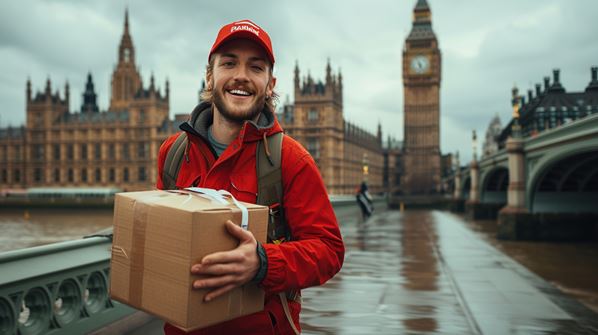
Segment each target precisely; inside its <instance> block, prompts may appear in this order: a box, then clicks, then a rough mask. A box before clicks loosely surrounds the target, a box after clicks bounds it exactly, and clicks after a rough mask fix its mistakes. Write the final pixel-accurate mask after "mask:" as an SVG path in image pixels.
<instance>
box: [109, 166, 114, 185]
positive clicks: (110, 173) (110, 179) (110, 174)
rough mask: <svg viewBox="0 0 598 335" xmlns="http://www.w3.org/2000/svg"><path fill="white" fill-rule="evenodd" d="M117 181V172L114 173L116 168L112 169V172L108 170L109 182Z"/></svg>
mask: <svg viewBox="0 0 598 335" xmlns="http://www.w3.org/2000/svg"><path fill="white" fill-rule="evenodd" d="M115 179H116V172H115V171H114V168H110V170H108V180H109V181H111V182H114V180H115Z"/></svg>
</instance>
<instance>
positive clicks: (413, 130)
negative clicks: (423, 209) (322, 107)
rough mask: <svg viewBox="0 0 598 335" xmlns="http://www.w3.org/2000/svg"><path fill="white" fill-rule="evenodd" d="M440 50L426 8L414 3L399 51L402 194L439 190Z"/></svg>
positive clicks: (420, 1) (423, 3)
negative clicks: (401, 85) (401, 89)
mask: <svg viewBox="0 0 598 335" xmlns="http://www.w3.org/2000/svg"><path fill="white" fill-rule="evenodd" d="M440 64H441V57H440V50H439V49H438V41H437V40H436V35H435V34H434V31H433V30H432V18H431V13H430V7H429V6H428V3H427V1H426V0H418V1H417V4H416V5H415V9H414V10H413V27H412V28H411V32H410V33H409V36H408V37H407V39H406V40H405V46H404V48H403V91H404V94H405V96H404V102H405V105H404V115H405V119H404V155H403V168H404V174H403V177H402V180H401V189H402V191H403V193H404V194H407V195H416V194H430V193H435V192H438V191H439V187H440V69H441V67H440Z"/></svg>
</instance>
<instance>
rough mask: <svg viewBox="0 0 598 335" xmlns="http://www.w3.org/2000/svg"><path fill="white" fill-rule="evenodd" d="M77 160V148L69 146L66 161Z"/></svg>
mask: <svg viewBox="0 0 598 335" xmlns="http://www.w3.org/2000/svg"><path fill="white" fill-rule="evenodd" d="M74 158H75V148H74V147H73V145H72V144H69V145H67V147H66V159H68V160H70V161H72V160H73V159H74Z"/></svg>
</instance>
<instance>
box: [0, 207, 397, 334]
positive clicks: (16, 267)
mask: <svg viewBox="0 0 598 335" xmlns="http://www.w3.org/2000/svg"><path fill="white" fill-rule="evenodd" d="M331 201H332V204H333V207H334V210H335V212H337V215H338V214H339V211H342V212H345V213H346V211H352V210H354V211H355V213H358V209H357V205H356V201H355V198H354V197H346V198H333V199H332V200H331ZM385 201H386V200H385V199H383V198H377V199H376V200H375V202H377V203H378V204H382V203H384V202H385ZM378 208H382V206H378ZM341 224H342V223H341ZM110 233H111V229H107V230H105V231H102V232H99V233H97V234H95V235H94V236H91V237H88V238H84V239H81V240H74V241H66V242H60V243H55V244H49V245H43V246H38V247H33V248H27V249H21V250H16V251H10V252H5V253H2V254H0V334H7V335H8V334H15V335H16V334H22V335H37V334H49V335H57V334H85V333H90V332H93V331H97V330H98V329H101V328H104V327H106V326H108V325H110V324H112V323H114V322H115V321H117V320H119V319H122V318H124V317H126V316H129V315H132V314H133V313H135V312H137V310H136V309H133V308H131V307H128V306H126V305H124V304H121V303H119V302H116V301H113V300H111V299H110V298H109V283H110V281H109V278H110V254H111V253H110V248H111V239H110V238H109V237H107V236H108V235H107V234H110Z"/></svg>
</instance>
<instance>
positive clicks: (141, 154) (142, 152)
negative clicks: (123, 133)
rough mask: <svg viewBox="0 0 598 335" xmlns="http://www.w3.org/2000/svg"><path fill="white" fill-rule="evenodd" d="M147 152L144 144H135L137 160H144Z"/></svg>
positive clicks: (146, 146)
mask: <svg viewBox="0 0 598 335" xmlns="http://www.w3.org/2000/svg"><path fill="white" fill-rule="evenodd" d="M147 151H148V145H147V143H145V142H139V143H138V144H137V158H145V156H146V154H147Z"/></svg>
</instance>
